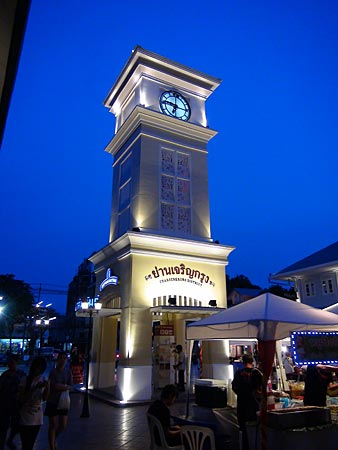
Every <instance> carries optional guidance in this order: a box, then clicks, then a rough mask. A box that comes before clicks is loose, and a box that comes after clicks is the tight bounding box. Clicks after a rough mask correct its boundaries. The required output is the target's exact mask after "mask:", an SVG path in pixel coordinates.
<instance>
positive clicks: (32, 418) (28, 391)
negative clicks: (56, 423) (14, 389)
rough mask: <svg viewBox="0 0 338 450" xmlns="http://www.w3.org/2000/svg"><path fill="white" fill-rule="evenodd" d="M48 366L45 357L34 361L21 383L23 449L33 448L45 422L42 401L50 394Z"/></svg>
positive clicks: (21, 435)
mask: <svg viewBox="0 0 338 450" xmlns="http://www.w3.org/2000/svg"><path fill="white" fill-rule="evenodd" d="M46 368H47V363H46V360H45V358H42V357H37V358H35V359H34V360H33V361H32V364H31V367H30V369H29V374H28V376H27V377H24V378H23V379H22V381H21V382H20V385H19V403H20V405H21V408H20V437H21V443H22V450H32V449H33V447H34V443H35V440H36V437H37V435H38V433H39V430H40V427H41V425H42V424H43V409H42V402H43V401H45V400H46V398H47V396H48V391H49V389H48V381H47V380H46V379H44V378H43V373H44V371H45V370H46Z"/></svg>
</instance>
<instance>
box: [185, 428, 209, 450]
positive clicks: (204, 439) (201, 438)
mask: <svg viewBox="0 0 338 450" xmlns="http://www.w3.org/2000/svg"><path fill="white" fill-rule="evenodd" d="M181 436H182V442H183V444H185V445H187V446H188V447H184V448H186V449H187V448H188V449H189V450H205V449H208V450H216V445H215V436H214V432H213V431H212V429H211V428H208V427H199V426H197V425H184V426H183V427H182V428H181Z"/></svg>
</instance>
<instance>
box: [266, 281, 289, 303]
mask: <svg viewBox="0 0 338 450" xmlns="http://www.w3.org/2000/svg"><path fill="white" fill-rule="evenodd" d="M264 292H271V294H274V295H278V296H279V297H284V298H288V299H290V300H296V298H297V295H296V291H295V289H294V288H293V287H291V288H290V289H286V288H285V287H283V286H281V285H279V284H275V285H273V286H270V287H269V289H264Z"/></svg>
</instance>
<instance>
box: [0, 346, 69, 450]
mask: <svg viewBox="0 0 338 450" xmlns="http://www.w3.org/2000/svg"><path fill="white" fill-rule="evenodd" d="M66 363H67V354H66V353H63V352H61V353H59V355H58V358H57V361H56V364H55V367H54V368H53V369H52V370H51V372H50V373H49V374H46V370H47V362H46V360H45V358H43V357H41V356H37V357H36V358H34V359H33V360H32V362H31V365H30V368H29V372H28V375H26V373H25V372H24V371H22V370H21V369H19V368H18V367H17V365H18V358H17V356H16V355H9V358H8V370H6V371H5V372H4V373H3V374H2V375H1V376H0V450H3V449H4V448H5V446H7V448H9V450H16V443H15V438H16V436H17V435H20V439H21V448H22V450H32V449H33V447H34V443H35V441H36V438H37V436H38V433H39V430H40V428H41V425H42V424H43V417H44V415H45V416H47V417H48V419H49V427H48V439H49V448H50V450H55V449H56V439H57V437H58V435H59V434H60V433H61V432H62V431H63V430H64V429H65V428H66V425H67V416H68V411H69V406H70V398H69V391H70V389H71V387H72V384H73V381H72V375H71V371H70V370H69V369H68V368H67V367H66ZM46 375H47V376H46ZM44 402H46V408H45V410H44V409H43V406H44Z"/></svg>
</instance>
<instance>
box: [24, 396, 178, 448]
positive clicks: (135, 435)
mask: <svg viewBox="0 0 338 450" xmlns="http://www.w3.org/2000/svg"><path fill="white" fill-rule="evenodd" d="M82 401H83V394H82V393H79V392H74V393H72V394H71V409H70V414H69V421H68V427H67V429H66V430H65V432H64V433H63V434H62V435H60V437H59V439H58V450H118V449H119V450H148V449H149V446H150V439H149V432H148V426H147V418H146V412H147V409H148V406H149V405H139V406H130V407H116V406H113V405H112V404H109V398H108V399H107V402H104V401H102V400H98V399H95V398H93V397H90V398H89V411H90V417H89V418H81V417H80V415H81V412H82ZM172 412H173V414H175V415H176V414H184V412H185V402H184V401H179V402H178V403H176V404H175V405H174V406H173V407H172ZM44 422H45V423H44V425H43V426H42V427H41V430H40V432H39V435H38V437H37V440H36V443H35V446H34V450H48V449H49V447H48V418H47V417H45V418H44ZM16 444H17V449H18V450H20V449H21V445H20V438H19V437H17V438H16Z"/></svg>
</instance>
